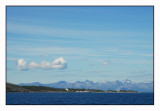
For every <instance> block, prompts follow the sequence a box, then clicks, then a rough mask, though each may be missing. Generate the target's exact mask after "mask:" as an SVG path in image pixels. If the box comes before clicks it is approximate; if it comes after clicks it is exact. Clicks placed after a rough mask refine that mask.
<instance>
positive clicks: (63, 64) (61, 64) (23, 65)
mask: <svg viewBox="0 0 160 111" xmlns="http://www.w3.org/2000/svg"><path fill="white" fill-rule="evenodd" d="M66 68H67V61H66V60H64V59H63V58H62V57H60V58H57V59H55V60H54V61H53V62H52V63H50V62H47V61H42V62H41V63H40V64H37V63H35V62H31V63H30V64H27V62H26V61H25V60H24V59H18V69H19V70H21V71H26V70H29V69H45V70H48V69H66Z"/></svg>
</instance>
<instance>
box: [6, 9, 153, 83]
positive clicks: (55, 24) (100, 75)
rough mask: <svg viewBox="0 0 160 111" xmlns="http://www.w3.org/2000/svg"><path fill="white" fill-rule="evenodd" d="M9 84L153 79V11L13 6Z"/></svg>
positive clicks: (9, 26)
mask: <svg viewBox="0 0 160 111" xmlns="http://www.w3.org/2000/svg"><path fill="white" fill-rule="evenodd" d="M6 17H7V18H6V25H7V30H6V33H7V36H6V37H7V38H6V40H7V82H10V83H15V84H18V83H30V82H41V83H53V82H58V81H67V82H75V81H85V80H91V81H94V82H98V81H115V80H125V79H130V80H132V81H134V82H143V81H153V7H131V6H130V7H129V6H128V7H127V6H126V7H123V6H119V7H113V6H112V7H107V6H104V7H102V6H99V7H98V6H94V7H93V6H90V7H84V6H79V7H77V6H70V7H69V6H66V7H65V6H64V7H62V6H61V7H60V6H57V7H56V6H53V7H47V6H46V7H29V6H28V7H27V6H26V7H24V6H21V7H20V6H19V7H16V6H7V11H6Z"/></svg>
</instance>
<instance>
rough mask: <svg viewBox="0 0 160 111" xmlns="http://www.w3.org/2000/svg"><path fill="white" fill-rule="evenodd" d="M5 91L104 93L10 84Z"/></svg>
mask: <svg viewBox="0 0 160 111" xmlns="http://www.w3.org/2000/svg"><path fill="white" fill-rule="evenodd" d="M6 91H7V92H8V93H9V92H104V91H102V90H97V89H71V88H68V89H63V88H51V87H45V86H18V85H14V84H11V83H7V88H6Z"/></svg>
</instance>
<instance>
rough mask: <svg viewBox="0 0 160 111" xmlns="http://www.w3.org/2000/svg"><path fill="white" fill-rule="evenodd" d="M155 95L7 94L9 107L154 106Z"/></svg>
mask: <svg viewBox="0 0 160 111" xmlns="http://www.w3.org/2000/svg"><path fill="white" fill-rule="evenodd" d="M153 101H154V98H153V93H7V101H6V104H7V105H153V103H154V102H153Z"/></svg>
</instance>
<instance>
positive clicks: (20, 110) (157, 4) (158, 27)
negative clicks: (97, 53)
mask: <svg viewBox="0 0 160 111" xmlns="http://www.w3.org/2000/svg"><path fill="white" fill-rule="evenodd" d="M6 5H8V6H9V5H20V6H22V5H23V6H24V5H34V6H37V5H43V6H44V5H47V6H48V5H54V6H55V5H59V6H62V5H70V6H71V5H73V6H75V5H83V6H85V5H99V6H100V5H106V6H109V5H112V6H116V5H118V6H120V5H123V6H125V5H126V6H129V5H131V6H133V5H136V6H142V5H143V6H145V5H147V6H148V5H149V6H154V105H6V95H5V94H6V93H5V82H6V78H5V74H6V66H5V62H6V56H5V51H6V46H5V45H6V41H5V40H6V39H5V36H6V35H5V33H6V30H5V29H6V27H5V22H6V20H5V19H6V16H5V15H6V12H5V11H6V10H5V8H6ZM159 58H160V0H56V1H54V0H0V110H1V111H82V110H83V111H90V110H92V111H106V110H108V111H158V110H159V109H160V80H159V79H160V59H159Z"/></svg>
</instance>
